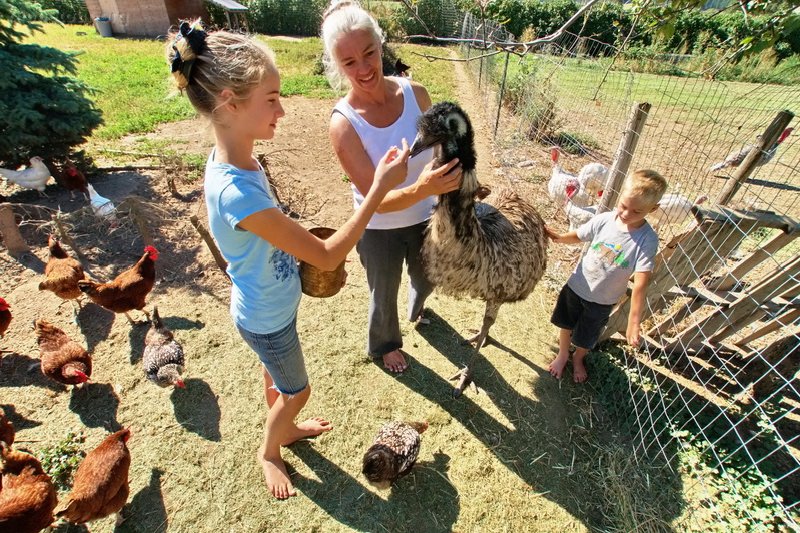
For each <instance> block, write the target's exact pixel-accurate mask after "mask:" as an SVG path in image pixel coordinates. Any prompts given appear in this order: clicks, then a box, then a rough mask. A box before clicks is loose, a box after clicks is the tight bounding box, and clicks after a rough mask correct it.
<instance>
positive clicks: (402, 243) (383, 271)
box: [322, 0, 461, 373]
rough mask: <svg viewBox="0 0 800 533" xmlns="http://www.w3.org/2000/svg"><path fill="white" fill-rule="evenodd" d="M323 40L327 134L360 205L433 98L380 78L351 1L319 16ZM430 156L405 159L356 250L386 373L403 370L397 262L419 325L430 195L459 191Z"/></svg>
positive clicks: (454, 170) (362, 16)
mask: <svg viewBox="0 0 800 533" xmlns="http://www.w3.org/2000/svg"><path fill="white" fill-rule="evenodd" d="M322 40H323V43H324V47H325V52H324V57H323V62H324V63H325V69H326V73H327V75H328V79H329V80H330V82H331V85H332V86H333V87H335V88H341V87H347V94H346V95H345V96H344V97H343V98H342V99H341V100H340V101H339V102H338V103H337V104H336V106H335V108H334V110H333V113H332V115H331V121H330V128H329V133H330V137H331V142H332V144H333V148H334V150H335V152H336V155H337V156H338V158H339V162H340V164H341V165H342V168H343V169H344V171H345V173H346V174H347V176H348V177H349V178H350V183H351V185H352V189H353V201H354V204H355V207H356V208H358V206H360V205H361V203H362V202H363V201H364V195H365V194H366V193H367V192H368V191H369V190H370V187H371V185H372V179H373V175H374V172H375V167H376V165H377V163H378V162H379V161H380V157H381V156H382V155H383V154H384V153H385V152H386V149H387V148H389V147H391V146H393V145H399V143H400V142H401V141H402V139H408V140H409V141H410V140H411V139H413V138H414V137H415V135H416V122H417V118H418V117H419V116H420V115H421V114H422V113H423V112H425V110H427V109H428V108H429V107H430V106H431V99H430V96H429V95H428V92H427V91H426V90H425V88H424V87H423V86H422V85H420V84H418V83H414V82H411V81H409V80H408V79H406V78H395V77H384V76H383V71H382V68H381V64H382V62H381V44H382V42H383V32H382V31H381V29H380V27H379V26H378V23H377V22H376V21H375V19H374V18H372V16H370V15H369V13H367V12H366V11H365V10H364V9H362V8H361V7H360V6H359V5H358V3H357V2H350V1H343V2H342V1H336V0H334V2H333V3H332V4H331V6H330V7H329V8H328V10H327V11H326V13H325V16H324V20H323V23H322ZM432 159H433V157H432V151H431V150H428V151H426V152H424V153H422V154H420V155H418V156H417V157H415V158H413V159H411V160H410V161H409V163H408V175H407V177H406V180H405V181H404V182H403V183H402V184H401V185H399V186H398V187H396V188H395V189H394V190H392V191H390V192H389V193H388V194H387V195H386V196H385V198H384V200H383V201H382V202H381V204H380V205H379V206H378V209H377V210H376V214H375V215H373V216H372V218H371V219H370V221H369V224H367V230H366V231H365V232H364V235H363V236H362V238H361V240H360V241H359V242H358V246H357V247H356V249H357V251H358V254H359V257H360V258H361V263H362V264H363V265H364V268H365V269H366V272H367V283H368V285H369V289H370V303H369V338H368V343H367V351H368V353H369V355H370V356H371V357H373V358H375V359H376V360H377V359H383V365H384V367H385V368H387V369H388V370H390V371H392V372H398V373H399V372H403V371H404V370H405V369H406V368H407V367H408V363H407V361H406V360H405V357H404V355H403V353H402V352H401V351H400V348H402V346H403V338H402V335H401V334H400V324H399V319H398V313H397V292H398V290H399V288H400V278H401V276H402V270H403V262H404V261H405V262H406V264H407V265H408V267H407V268H408V275H409V278H410V283H409V291H408V319H409V320H410V321H417V320H420V319H422V316H421V314H422V310H423V307H424V304H425V299H426V298H427V297H428V295H429V294H430V293H431V291H432V290H433V286H432V285H431V283H430V282H429V281H428V280H427V279H426V277H425V273H424V271H423V268H422V265H421V264H420V253H419V252H420V248H421V246H422V239H423V232H424V231H425V227H426V226H427V221H428V219H429V218H430V215H431V210H432V208H433V205H434V201H435V196H436V195H439V194H443V193H446V192H450V191H453V190H455V189H457V188H458V187H459V184H460V180H461V167H460V166H459V165H458V160H457V159H456V160H453V161H451V162H450V163H448V164H446V165H443V166H441V167H439V168H437V169H432V168H431V162H432Z"/></svg>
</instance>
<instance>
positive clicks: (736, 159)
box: [711, 128, 794, 172]
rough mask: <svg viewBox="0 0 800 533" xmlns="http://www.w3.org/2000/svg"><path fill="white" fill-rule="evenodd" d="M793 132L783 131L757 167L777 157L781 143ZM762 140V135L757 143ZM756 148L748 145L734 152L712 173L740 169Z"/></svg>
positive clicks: (757, 138) (713, 168) (713, 167)
mask: <svg viewBox="0 0 800 533" xmlns="http://www.w3.org/2000/svg"><path fill="white" fill-rule="evenodd" d="M793 131H794V128H786V129H785V130H783V133H781V136H780V137H778V140H777V141H775V144H773V145H772V146H770V147H769V148H768V149H767V150H765V151H764V154H763V155H762V156H761V159H759V160H758V164H757V165H756V166H759V167H760V166H761V165H765V164H766V163H768V162H769V161H770V160H771V159H772V158H773V157H775V152H777V151H778V146H780V145H781V143H782V142H783V141H785V140H786V137H788V136H789V135H790V134H791V133H792V132H793ZM760 140H761V135H759V136H758V137H756V142H758V141H760ZM755 147H756V145H755V144H748V145H746V146H745V147H744V148H742V149H741V150H734V151H733V152H731V153H730V154H728V157H726V158H725V161H721V162H719V163H715V164H714V165H713V166H712V167H711V172H716V171H717V170H722V169H723V168H729V167H733V168H736V167H738V166H739V165H741V164H742V163H743V162H744V160H745V158H747V156H748V155H750V152H752V151H753V149H755Z"/></svg>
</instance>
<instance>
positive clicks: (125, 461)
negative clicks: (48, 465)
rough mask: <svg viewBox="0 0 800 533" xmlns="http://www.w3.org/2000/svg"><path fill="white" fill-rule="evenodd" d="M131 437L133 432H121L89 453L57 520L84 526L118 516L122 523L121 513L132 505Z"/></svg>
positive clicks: (80, 466)
mask: <svg viewBox="0 0 800 533" xmlns="http://www.w3.org/2000/svg"><path fill="white" fill-rule="evenodd" d="M130 436H131V432H130V430H129V429H121V430H119V431H117V432H116V433H112V434H111V435H108V436H107V437H106V438H105V440H103V442H101V443H100V445H99V446H98V447H97V448H95V449H94V450H92V451H91V452H89V454H88V455H87V456H86V458H84V460H83V461H81V464H80V465H79V466H78V470H77V472H75V481H74V483H73V484H72V491H71V492H70V493H69V496H68V497H67V500H66V502H64V503H62V505H61V506H59V510H58V511H57V512H56V516H57V517H59V518H64V519H66V520H67V521H68V522H71V523H73V524H84V523H86V522H89V521H91V520H97V519H98V518H103V517H106V516H108V515H110V514H112V513H116V514H117V525H119V524H120V523H122V516H121V515H120V514H119V512H120V510H121V509H122V507H123V506H124V505H125V502H126V501H128V492H129V488H128V470H129V469H130V466H131V452H130V451H129V450H128V446H127V444H126V443H127V442H128V439H129V438H130Z"/></svg>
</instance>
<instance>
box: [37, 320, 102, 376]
mask: <svg viewBox="0 0 800 533" xmlns="http://www.w3.org/2000/svg"><path fill="white" fill-rule="evenodd" d="M34 327H35V329H36V336H37V338H38V341H39V351H40V354H41V358H42V373H43V374H44V375H45V376H47V377H49V378H50V379H52V380H54V381H58V382H59V383H63V384H65V385H77V384H79V383H83V382H85V381H88V380H89V377H90V376H91V375H92V356H91V355H89V352H87V351H86V348H84V347H83V346H81V345H80V344H78V343H77V342H75V341H74V340H72V339H70V338H69V337H68V336H67V334H66V333H64V331H63V330H61V329H59V328H57V327H55V326H54V325H52V324H50V323H49V322H47V321H46V320H42V319H39V320H36V321H35V322H34Z"/></svg>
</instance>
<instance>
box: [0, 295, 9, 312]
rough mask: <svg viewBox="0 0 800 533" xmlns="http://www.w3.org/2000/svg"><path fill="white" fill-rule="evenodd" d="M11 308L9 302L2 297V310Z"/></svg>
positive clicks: (0, 302)
mask: <svg viewBox="0 0 800 533" xmlns="http://www.w3.org/2000/svg"><path fill="white" fill-rule="evenodd" d="M8 308H9V305H8V302H7V301H5V299H4V298H0V311H5V310H7V309H8Z"/></svg>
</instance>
